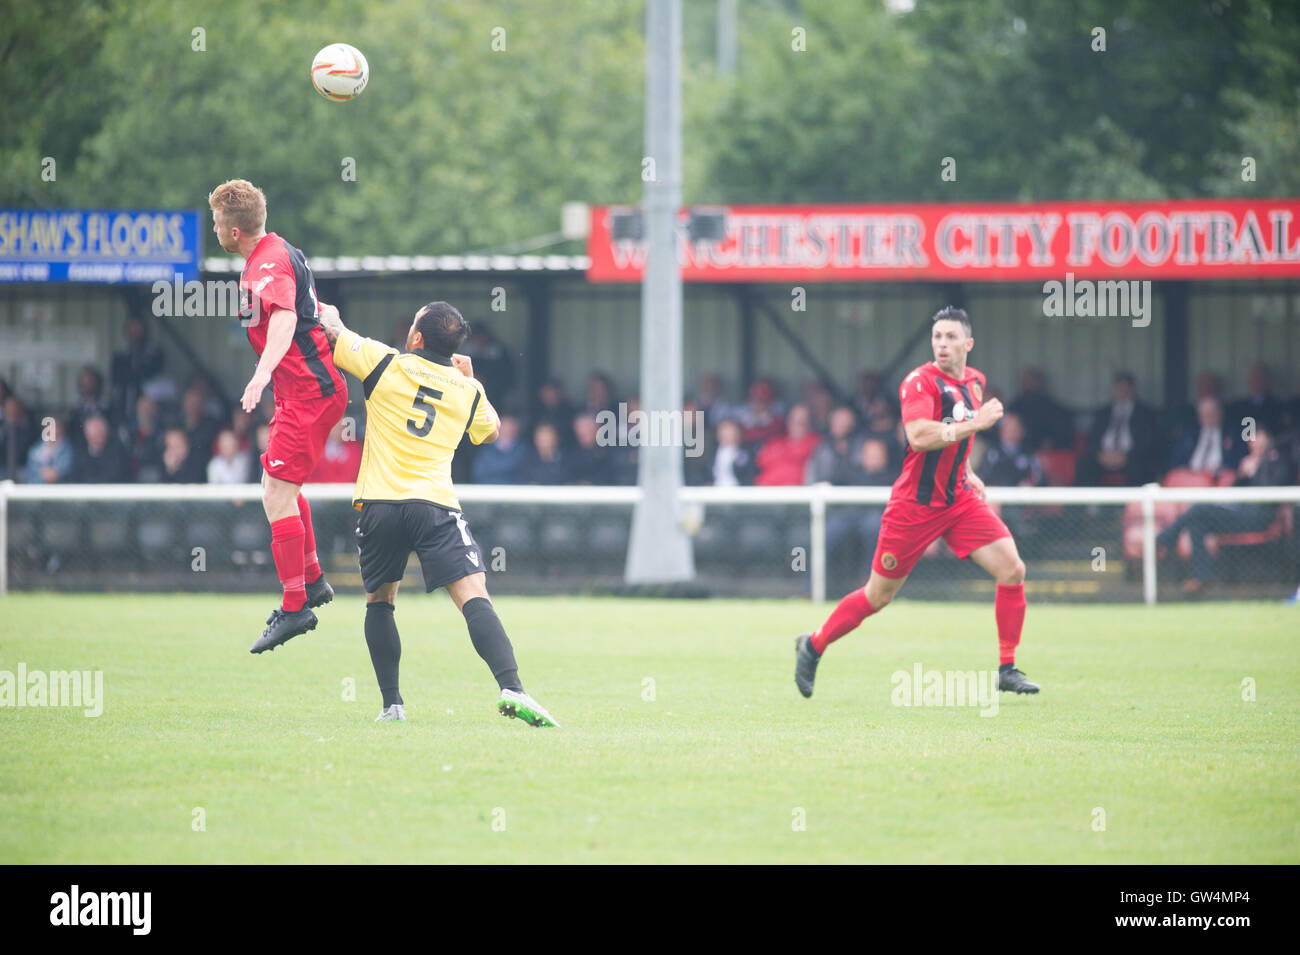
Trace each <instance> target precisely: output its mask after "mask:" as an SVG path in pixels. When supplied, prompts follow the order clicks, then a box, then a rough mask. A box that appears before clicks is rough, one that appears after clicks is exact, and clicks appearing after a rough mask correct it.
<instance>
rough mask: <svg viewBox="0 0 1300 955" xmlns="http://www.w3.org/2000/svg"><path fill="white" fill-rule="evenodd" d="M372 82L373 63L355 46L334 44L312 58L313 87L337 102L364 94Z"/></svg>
mask: <svg viewBox="0 0 1300 955" xmlns="http://www.w3.org/2000/svg"><path fill="white" fill-rule="evenodd" d="M369 81H370V64H369V63H367V62H366V58H365V57H364V56H363V55H362V54H361V51H360V50H358V49H357V48H356V47H355V46H349V45H348V44H346V43H331V44H330V45H329V46H327V47H325V48H324V49H322V50H321V51H320V52H319V53H317V54H316V58H315V59H314V60H312V61H311V83H312V86H314V87H316V92H318V93H320V95H321V96H324V97H325V98H326V99H332V100H334V102H336V103H343V102H346V101H348V100H350V99H355V98H356V97H358V96H360V95H361V91H362V90H364V89H365V88H366V83H368V82H369Z"/></svg>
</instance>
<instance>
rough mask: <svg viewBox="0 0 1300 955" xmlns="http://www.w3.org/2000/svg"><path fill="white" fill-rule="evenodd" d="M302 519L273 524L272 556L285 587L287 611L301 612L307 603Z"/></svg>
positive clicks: (290, 519)
mask: <svg viewBox="0 0 1300 955" xmlns="http://www.w3.org/2000/svg"><path fill="white" fill-rule="evenodd" d="M302 538H303V530H302V518H301V517H299V516H298V515H297V514H294V515H293V516H292V517H282V518H280V519H279V520H278V521H273V522H272V523H271V555H272V556H273V557H275V570H276V573H278V574H279V575H280V584H281V586H283V587H284V603H282V604H281V606H282V607H283V608H284V609H285V610H289V611H293V610H301V609H302V608H303V605H304V604H306V603H307V590H306V587H305V582H304V580H303V573H302V556H303V555H302Z"/></svg>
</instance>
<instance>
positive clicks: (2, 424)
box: [0, 392, 38, 481]
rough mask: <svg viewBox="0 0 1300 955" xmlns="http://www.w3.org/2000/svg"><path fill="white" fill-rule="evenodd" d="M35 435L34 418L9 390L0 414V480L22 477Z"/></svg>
mask: <svg viewBox="0 0 1300 955" xmlns="http://www.w3.org/2000/svg"><path fill="white" fill-rule="evenodd" d="M37 437H38V435H37V428H36V419H35V418H34V417H33V416H32V413H31V412H30V411H28V410H27V406H26V405H24V404H23V402H22V399H21V398H19V397H18V396H17V395H16V394H14V393H13V392H10V393H9V394H7V395H6V396H5V399H4V414H3V415H0V481H3V480H6V479H9V480H14V481H17V480H20V479H21V478H22V476H23V471H24V470H25V468H26V465H27V454H28V452H29V451H31V447H32V443H33V442H34V441H36V439H37Z"/></svg>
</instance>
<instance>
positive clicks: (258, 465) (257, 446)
mask: <svg viewBox="0 0 1300 955" xmlns="http://www.w3.org/2000/svg"><path fill="white" fill-rule="evenodd" d="M270 441H271V426H270V425H267V424H259V425H258V426H257V428H256V430H254V431H253V446H252V447H251V448H249V449H248V483H249V484H260V483H262V474H263V468H262V455H263V454H265V453H266V447H267V445H268V444H269V443H270Z"/></svg>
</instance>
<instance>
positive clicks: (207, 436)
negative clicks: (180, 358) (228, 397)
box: [181, 382, 221, 468]
mask: <svg viewBox="0 0 1300 955" xmlns="http://www.w3.org/2000/svg"><path fill="white" fill-rule="evenodd" d="M205 405H206V398H205V397H204V392H203V389H202V388H201V387H200V386H199V385H198V384H197V382H196V383H194V384H191V385H190V386H189V387H188V388H186V389H185V394H184V395H182V396H181V427H182V429H183V430H184V431H185V437H186V439H187V440H188V442H189V448H190V451H189V453H190V454H191V455H193V456H194V459H195V460H196V461H197V462H198V466H199V467H200V468H206V467H207V466H208V459H209V458H211V457H212V450H213V445H214V444H215V443H216V440H217V432H218V431H220V430H221V420H220V419H219V418H214V417H212V416H211V415H210V414H208V412H207V410H206V407H205Z"/></svg>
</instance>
